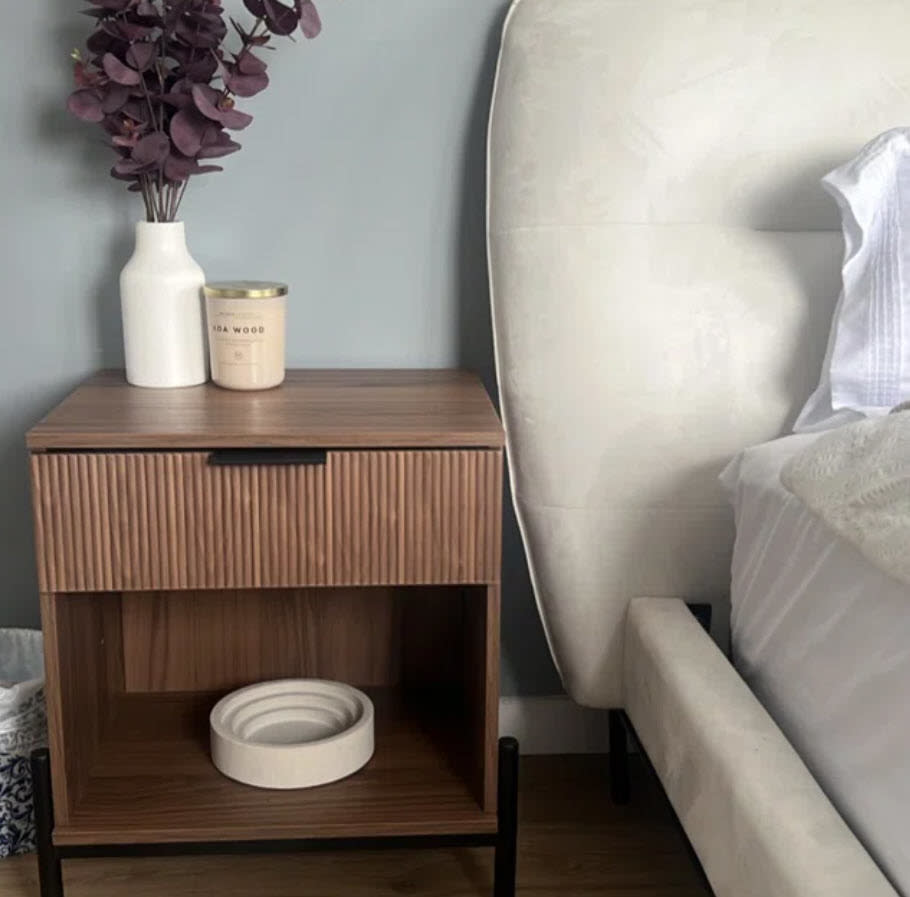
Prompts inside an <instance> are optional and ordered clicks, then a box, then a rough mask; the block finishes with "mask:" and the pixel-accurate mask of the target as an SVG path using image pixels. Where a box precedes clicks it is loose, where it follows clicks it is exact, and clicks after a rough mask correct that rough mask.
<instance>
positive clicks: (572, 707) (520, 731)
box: [499, 695, 610, 754]
mask: <svg viewBox="0 0 910 897" xmlns="http://www.w3.org/2000/svg"><path fill="white" fill-rule="evenodd" d="M499 734H500V735H512V736H514V737H515V738H517V739H518V743H519V746H520V747H521V752H522V753H523V754H605V753H607V752H608V751H609V749H610V742H609V724H608V716H607V711H606V710H591V709H589V708H587V707H579V706H578V704H576V703H575V702H574V701H573V700H572V699H571V698H569V697H567V696H566V695H548V696H542V697H512V698H500V699H499Z"/></svg>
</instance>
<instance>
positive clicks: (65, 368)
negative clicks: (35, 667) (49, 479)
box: [0, 0, 132, 627]
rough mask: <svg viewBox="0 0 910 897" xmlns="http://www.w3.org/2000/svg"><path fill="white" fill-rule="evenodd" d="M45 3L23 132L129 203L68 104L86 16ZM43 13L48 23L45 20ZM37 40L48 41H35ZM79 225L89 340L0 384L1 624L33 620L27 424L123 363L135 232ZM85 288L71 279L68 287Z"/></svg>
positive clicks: (96, 192)
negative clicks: (45, 71)
mask: <svg viewBox="0 0 910 897" xmlns="http://www.w3.org/2000/svg"><path fill="white" fill-rule="evenodd" d="M42 6H43V7H45V8H44V9H43V10H41V11H40V13H38V12H36V15H35V21H36V22H37V23H39V24H40V28H38V29H36V30H35V32H34V34H33V37H34V39H35V43H36V46H35V53H36V54H37V55H40V56H41V58H43V59H46V60H49V61H50V62H51V65H52V67H53V71H52V73H51V83H52V84H53V85H54V89H53V91H50V90H48V91H47V92H45V93H43V94H42V95H41V96H40V97H39V98H38V105H37V112H36V113H34V114H33V117H31V119H30V121H29V124H30V127H29V128H28V131H29V138H30V139H31V140H34V141H35V142H36V144H38V145H40V146H42V147H45V148H50V149H52V150H53V152H54V155H55V156H56V157H58V158H61V159H65V160H66V161H67V164H68V166H69V169H70V171H69V172H68V178H69V180H70V183H71V184H72V185H74V187H78V191H79V195H80V196H81V195H85V196H89V197H92V200H89V203H90V204H91V203H92V201H93V200H94V199H97V206H94V207H95V208H97V207H98V206H102V205H103V206H107V207H111V206H113V207H114V208H117V206H116V205H114V199H117V200H121V204H122V205H124V207H125V205H126V204H125V203H122V197H121V195H120V194H121V193H122V192H123V185H122V184H119V183H116V182H114V181H113V180H112V179H111V178H110V177H109V176H108V170H109V169H110V165H111V159H110V151H109V150H107V149H106V148H105V147H103V146H102V144H101V141H100V140H99V139H98V138H99V136H100V135H99V134H93V133H91V126H89V125H86V124H83V123H82V122H79V121H77V120H75V119H73V118H71V117H70V116H69V114H68V113H67V111H66V108H65V102H66V95H67V91H68V90H69V88H70V85H71V84H72V67H71V66H72V63H71V61H70V53H71V52H72V50H73V48H74V47H77V46H83V45H84V42H85V38H86V36H87V34H88V27H89V24H88V20H87V19H84V17H82V16H79V15H77V14H76V9H74V7H73V4H72V2H71V0H43V2H42ZM46 22H52V23H54V24H53V25H52V26H51V27H50V28H46V27H44V23H46ZM25 39H28V38H27V37H26V38H25ZM39 41H40V42H43V44H44V46H41V47H38V46H37V43H38V42H39ZM115 193H116V197H115V196H114V194H115ZM45 198H46V197H45ZM66 200H67V198H66V197H62V196H61V197H55V198H54V201H56V202H60V203H63V202H66ZM127 220H128V210H127V209H126V208H124V225H125V224H126V222H127ZM83 226H84V227H86V228H91V229H92V230H93V231H94V232H97V234H98V249H99V252H98V258H97V260H96V261H97V264H93V266H92V268H93V270H94V271H95V272H97V281H96V283H95V288H94V290H93V291H92V293H91V296H92V299H93V300H94V307H93V308H91V317H92V319H93V320H94V321H95V322H96V324H95V326H96V328H97V329H96V331H95V333H94V334H93V335H90V339H91V342H90V343H87V344H86V345H85V346H82V345H77V344H78V342H79V341H78V340H76V341H71V342H68V341H67V340H66V339H64V338H63V337H64V336H65V334H62V335H58V338H57V342H56V344H55V346H56V351H53V354H52V357H51V358H50V363H47V362H48V354H47V353H48V351H52V350H49V349H48V347H47V346H43V347H41V348H37V349H36V350H35V351H36V352H38V353H39V355H40V353H41V352H42V350H43V351H44V356H43V359H44V360H43V363H40V364H36V365H35V366H34V367H33V368H32V369H31V373H30V375H29V379H28V382H27V384H25V385H21V386H20V388H19V389H15V390H8V391H6V392H5V393H4V395H3V396H2V399H0V495H2V496H3V513H2V514H0V570H2V571H3V586H2V594H0V625H3V626H28V627H34V626H38V625H39V613H38V591H37V583H36V580H35V560H34V544H33V537H32V524H31V498H30V495H29V479H28V456H27V453H26V450H25V432H26V431H27V430H28V429H29V428H30V427H31V426H32V425H33V424H35V423H36V422H37V421H38V420H39V419H40V418H41V417H42V416H43V415H44V414H46V413H47V412H48V411H49V410H50V409H51V408H52V407H53V406H54V405H55V404H57V403H58V402H59V401H60V400H61V399H62V398H63V397H64V396H65V395H66V394H67V393H68V392H69V391H70V390H71V389H72V388H73V387H75V386H76V385H77V384H78V383H79V382H80V381H81V380H82V379H83V378H84V377H85V375H86V374H88V373H90V372H91V371H93V370H95V369H97V368H98V367H111V366H117V365H120V364H122V348H121V345H122V343H121V334H120V312H119V293H118V287H117V281H118V272H119V270H120V269H121V268H122V267H123V264H124V261H125V259H126V258H128V256H129V253H130V251H131V243H132V236H131V232H130V231H129V229H128V228H125V227H117V228H115V229H114V232H115V235H114V237H113V239H112V240H111V241H110V244H109V245H108V246H104V245H103V233H104V231H105V228H103V227H101V226H97V225H96V224H95V223H94V222H93V220H92V217H91V208H87V209H86V210H85V212H84V221H83ZM82 292H83V290H82V289H80V288H79V287H78V286H75V285H74V287H73V294H74V295H78V294H81V293H82ZM71 298H72V297H70V296H60V295H51V296H47V297H46V299H47V301H48V302H49V303H50V302H53V303H55V307H52V306H50V305H49V306H48V308H46V309H45V311H46V313H47V314H48V316H50V317H53V316H54V314H55V313H56V312H58V311H59V306H57V305H56V304H57V303H63V302H67V301H70V299H71ZM39 301H44V300H39ZM26 320H28V321H29V322H33V321H34V320H35V318H34V317H28V318H26ZM30 326H31V324H30ZM39 360H40V359H39ZM20 373H21V372H20ZM20 383H21V381H20Z"/></svg>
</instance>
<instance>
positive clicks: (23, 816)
mask: <svg viewBox="0 0 910 897" xmlns="http://www.w3.org/2000/svg"><path fill="white" fill-rule="evenodd" d="M46 744H47V716H46V713H45V709H44V657H43V644H42V639H41V633H40V632H37V631H35V630H31V629H0V857H7V856H12V855H14V854H17V853H26V852H28V851H30V850H34V848H35V820H34V813H33V806H32V779H31V772H30V769H29V755H30V754H31V752H32V751H33V750H34V749H35V748H39V747H44V746H45V745H46Z"/></svg>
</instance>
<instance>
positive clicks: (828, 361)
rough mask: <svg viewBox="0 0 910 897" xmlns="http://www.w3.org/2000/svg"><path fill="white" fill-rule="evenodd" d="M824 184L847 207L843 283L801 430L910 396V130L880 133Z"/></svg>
mask: <svg viewBox="0 0 910 897" xmlns="http://www.w3.org/2000/svg"><path fill="white" fill-rule="evenodd" d="M822 185H823V186H824V188H825V189H826V190H827V191H828V192H829V193H830V194H831V195H832V196H833V197H834V199H835V200H836V201H837V204H838V207H839V208H840V211H841V219H842V224H843V231H844V243H845V255H844V265H843V284H844V286H843V291H842V293H841V297H840V300H839V302H838V304H837V309H836V310H835V312H834V321H833V324H832V326H831V335H830V337H829V338H828V350H827V352H826V353H825V360H824V363H823V365H822V374H821V379H820V381H819V384H818V388H817V389H816V390H815V392H814V393H813V394H812V396H811V397H810V398H809V401H808V402H807V403H806V406H805V407H804V408H803V410H802V412H801V413H800V415H799V417H798V418H797V420H796V423H795V425H794V427H793V429H794V431H795V432H797V433H808V432H813V431H816V430H824V429H829V428H831V427H836V426H840V425H841V424H845V423H850V422H852V421H855V420H859V419H861V418H863V417H872V416H875V415H879V414H887V413H888V412H889V411H890V410H891V409H892V408H893V407H894V406H895V405H897V404H898V403H899V402H901V401H903V400H904V399H906V398H908V397H910V128H895V129H894V130H891V131H886V132H885V133H884V134H882V135H880V136H879V137H876V138H875V140H873V141H872V142H871V143H869V144H867V145H866V146H865V147H864V148H863V149H862V151H861V152H860V154H859V155H858V156H857V157H856V158H855V159H853V161H851V162H848V163H847V164H846V165H843V166H841V167H840V168H837V169H835V170H834V171H832V172H831V173H830V174H828V175H826V176H825V177H824V178H823V179H822Z"/></svg>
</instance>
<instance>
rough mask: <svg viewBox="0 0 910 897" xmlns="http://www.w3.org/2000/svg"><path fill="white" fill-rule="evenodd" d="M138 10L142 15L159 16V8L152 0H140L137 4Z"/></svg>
mask: <svg viewBox="0 0 910 897" xmlns="http://www.w3.org/2000/svg"><path fill="white" fill-rule="evenodd" d="M136 12H137V13H138V14H139V15H140V16H157V15H158V10H157V9H156V8H155V4H154V3H152V2H151V0H139V3H138V5H137V6H136Z"/></svg>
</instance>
